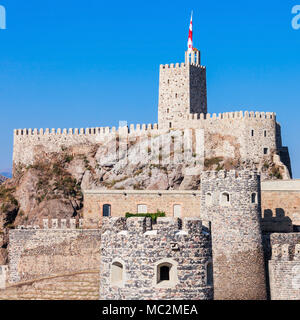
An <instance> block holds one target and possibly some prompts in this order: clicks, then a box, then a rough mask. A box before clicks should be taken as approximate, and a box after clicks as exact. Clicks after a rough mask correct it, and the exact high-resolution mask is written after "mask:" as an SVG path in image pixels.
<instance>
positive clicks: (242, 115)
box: [14, 111, 276, 136]
mask: <svg viewBox="0 0 300 320" xmlns="http://www.w3.org/2000/svg"><path fill="white" fill-rule="evenodd" d="M184 118H185V120H204V121H205V120H224V119H236V120H237V121H239V120H243V119H256V120H257V119H261V120H265V119H272V120H276V113H274V112H254V111H250V112H249V111H235V112H224V113H219V114H218V115H217V114H216V113H213V114H210V113H206V114H205V113H195V114H190V115H188V116H185V117H184ZM159 129H160V128H159V127H158V124H157V123H154V124H151V123H149V124H130V125H129V126H128V127H119V128H117V127H91V128H69V129H66V128H64V129H61V128H56V129H55V128H52V129H49V128H46V129H44V128H41V129H37V128H35V129H32V128H24V129H15V130H14V135H15V136H32V135H35V136H36V135H40V136H44V135H52V136H53V135H65V136H73V135H107V134H110V133H115V134H120V133H121V134H123V133H124V130H125V131H126V132H127V133H128V134H131V133H138V132H141V131H148V132H149V131H152V130H156V131H157V130H159Z"/></svg>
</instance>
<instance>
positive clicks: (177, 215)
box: [173, 204, 181, 218]
mask: <svg viewBox="0 0 300 320" xmlns="http://www.w3.org/2000/svg"><path fill="white" fill-rule="evenodd" d="M173 215H174V218H180V217H181V205H180V204H174V206H173Z"/></svg>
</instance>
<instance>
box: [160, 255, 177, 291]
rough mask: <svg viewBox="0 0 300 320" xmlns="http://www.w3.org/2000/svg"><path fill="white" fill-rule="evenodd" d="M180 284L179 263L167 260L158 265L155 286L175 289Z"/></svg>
mask: <svg viewBox="0 0 300 320" xmlns="http://www.w3.org/2000/svg"><path fill="white" fill-rule="evenodd" d="M177 283H178V276H177V262H176V261H173V260H172V259H169V258H166V259H164V260H161V261H160V262H158V263H157V264H156V267H155V279H154V285H155V286H157V287H167V288H168V287H174V286H176V284H177Z"/></svg>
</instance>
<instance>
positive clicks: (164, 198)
mask: <svg viewBox="0 0 300 320" xmlns="http://www.w3.org/2000/svg"><path fill="white" fill-rule="evenodd" d="M200 195H201V194H200V192H199V191H176V190H173V191H164V190H161V191H160V190H156V191H155V190H154V191H150V190H143V191H140V190H139V191H135V190H120V191H119V190H99V191H98V190H94V191H92V190H90V191H89V190H87V191H85V192H84V213H83V216H84V227H85V228H97V227H98V225H99V222H100V223H101V220H102V216H103V205H104V204H110V205H111V216H112V217H125V213H126V212H130V213H137V212H138V208H137V207H138V204H144V205H147V212H150V213H154V212H156V211H157V210H160V211H164V212H165V213H166V216H167V217H174V205H180V206H181V210H180V217H200ZM176 212H177V211H176Z"/></svg>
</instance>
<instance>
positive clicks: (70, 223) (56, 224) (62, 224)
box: [17, 218, 84, 230]
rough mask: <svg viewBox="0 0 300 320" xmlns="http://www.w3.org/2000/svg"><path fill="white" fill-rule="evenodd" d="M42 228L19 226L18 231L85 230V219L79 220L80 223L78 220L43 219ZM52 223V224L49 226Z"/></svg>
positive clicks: (38, 226) (37, 226)
mask: <svg viewBox="0 0 300 320" xmlns="http://www.w3.org/2000/svg"><path fill="white" fill-rule="evenodd" d="M42 221H43V223H42V226H40V225H37V224H36V225H34V224H31V225H19V226H17V230H38V229H76V228H80V229H81V228H83V223H84V220H83V219H79V220H78V223H77V221H76V219H48V218H46V219H42ZM49 222H50V224H49Z"/></svg>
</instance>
